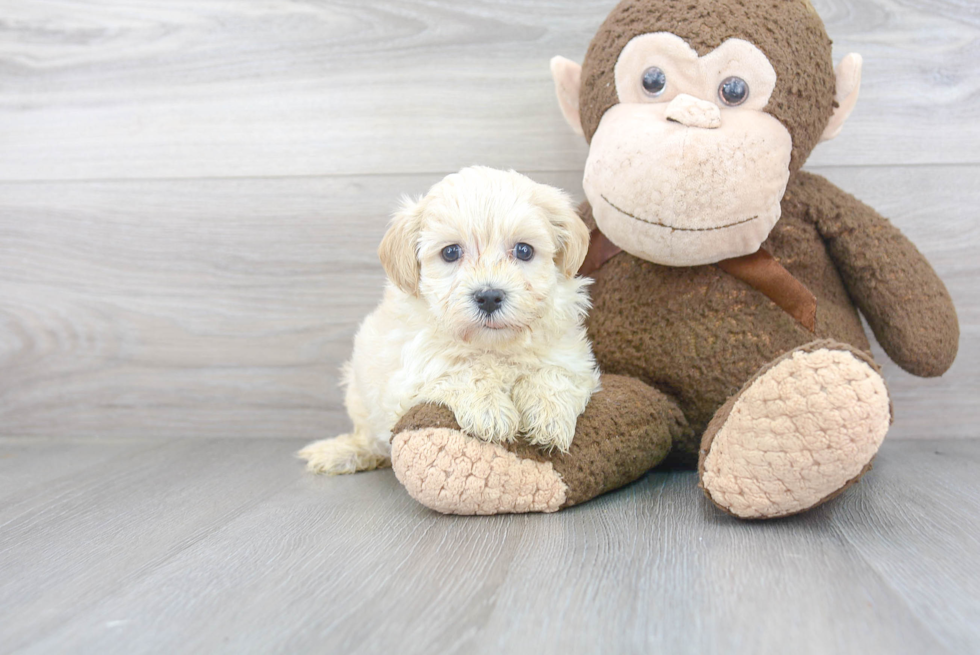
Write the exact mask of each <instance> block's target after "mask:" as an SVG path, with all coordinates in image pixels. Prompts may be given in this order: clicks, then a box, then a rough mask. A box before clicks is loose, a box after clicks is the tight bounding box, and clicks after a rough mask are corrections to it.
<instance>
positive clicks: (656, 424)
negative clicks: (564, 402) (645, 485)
mask: <svg viewBox="0 0 980 655" xmlns="http://www.w3.org/2000/svg"><path fill="white" fill-rule="evenodd" d="M602 387H603V388H602V390H600V391H597V392H596V393H595V394H594V395H593V396H592V399H591V401H590V402H589V406H588V407H587V408H586V410H585V413H584V414H582V415H581V416H580V417H579V418H578V422H577V424H576V428H575V437H574V439H573V440H572V445H571V448H570V449H569V451H568V452H567V453H561V452H557V451H555V452H552V453H547V452H544V451H542V450H540V449H539V448H537V447H534V446H531V445H529V444H526V443H507V444H491V443H487V442H485V441H482V440H479V439H475V438H473V437H470V436H469V435H467V434H466V433H464V432H462V431H461V430H460V428H459V425H458V424H457V423H456V419H455V418H454V417H453V414H452V412H451V411H450V410H449V409H447V408H446V407H443V406H441V405H419V406H417V407H415V408H413V409H412V410H410V411H409V412H408V413H407V414H406V415H405V416H404V417H403V418H402V420H401V421H399V423H398V425H397V426H395V429H394V435H395V436H394V438H393V439H392V444H391V463H392V468H393V469H394V471H395V475H396V476H397V477H398V480H399V481H400V482H401V483H402V485H404V487H405V489H406V490H407V491H408V493H409V494H410V495H411V496H412V497H413V498H415V499H416V500H418V501H419V502H420V503H422V504H423V505H425V506H427V507H430V508H431V509H434V510H436V511H439V512H443V513H445V514H505V513H515V512H554V511H556V510H558V509H561V508H563V507H568V506H570V505H575V504H578V503H582V502H585V501H586V500H589V499H591V498H594V497H595V496H598V495H599V494H602V493H605V492H607V491H611V490H613V489H616V488H619V487H621V486H623V485H625V484H628V483H630V482H632V481H633V480H636V479H637V478H639V477H640V476H642V475H643V474H644V473H646V472H647V471H648V470H650V469H651V468H653V467H654V466H656V465H657V464H659V463H660V462H661V461H662V460H663V459H664V457H666V455H667V452H668V451H669V450H670V446H671V443H672V440H673V439H677V438H679V437H680V436H681V435H682V434H684V436H686V431H689V430H688V428H687V422H686V421H685V419H684V417H683V415H682V414H681V412H680V410H679V409H677V407H676V405H674V404H673V402H672V401H670V400H669V399H668V398H667V397H666V396H664V395H663V394H661V393H660V392H658V391H656V390H654V389H651V388H650V387H648V386H646V385H645V384H643V383H642V382H640V381H638V380H633V379H631V378H624V377H618V376H611V375H607V376H603V378H602Z"/></svg>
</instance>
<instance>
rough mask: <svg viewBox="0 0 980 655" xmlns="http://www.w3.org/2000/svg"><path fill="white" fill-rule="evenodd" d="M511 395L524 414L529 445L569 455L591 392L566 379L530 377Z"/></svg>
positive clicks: (523, 419)
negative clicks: (576, 425) (579, 417)
mask: <svg viewBox="0 0 980 655" xmlns="http://www.w3.org/2000/svg"><path fill="white" fill-rule="evenodd" d="M593 386H594V385H593ZM563 387H564V388H563ZM512 395H513V398H514V404H515V405H516V406H517V408H518V410H519V411H520V413H521V423H520V431H521V433H522V434H524V435H526V436H527V440H528V443H530V444H532V445H534V446H541V447H542V448H545V449H547V450H552V449H555V448H557V449H558V450H560V451H561V452H563V453H567V452H568V449H569V448H570V447H571V445H572V439H573V438H574V437H575V424H576V422H577V421H578V416H579V414H581V413H582V412H583V411H584V410H585V405H586V403H587V402H588V399H589V395H591V394H590V393H589V390H588V389H585V388H582V389H580V388H579V387H578V386H576V385H575V384H574V381H573V380H570V379H568V378H567V377H565V376H556V375H552V376H529V377H526V378H523V379H521V380H520V381H518V383H517V384H516V385H514V390H513V393H512Z"/></svg>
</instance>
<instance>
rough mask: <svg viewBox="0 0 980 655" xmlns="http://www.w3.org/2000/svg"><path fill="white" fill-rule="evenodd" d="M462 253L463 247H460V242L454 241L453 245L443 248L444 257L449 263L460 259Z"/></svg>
mask: <svg viewBox="0 0 980 655" xmlns="http://www.w3.org/2000/svg"><path fill="white" fill-rule="evenodd" d="M462 254H463V249H462V248H460V247H459V244H457V243H454V244H453V245H451V246H446V247H445V248H443V249H442V258H443V259H444V260H445V261H447V262H449V263H452V262H454V261H456V260H457V259H459V258H460V256H461V255H462Z"/></svg>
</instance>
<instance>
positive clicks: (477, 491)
mask: <svg viewBox="0 0 980 655" xmlns="http://www.w3.org/2000/svg"><path fill="white" fill-rule="evenodd" d="M391 459H392V464H393V468H394V469H395V475H396V476H397V478H398V481H399V482H401V483H402V485H403V486H404V487H405V489H406V490H407V491H408V493H409V495H411V496H412V498H414V499H415V500H417V501H419V502H420V503H422V504H423V505H425V506H426V507H429V508H431V509H434V510H436V511H438V512H442V513H443V514H515V513H523V512H554V511H557V510H558V509H559V508H560V507H561V506H562V504H563V503H564V502H565V498H566V495H567V491H568V487H566V486H565V483H564V482H562V480H561V476H560V475H558V473H556V472H555V469H554V467H553V466H552V465H551V463H550V462H535V461H533V460H530V459H521V458H519V457H518V456H517V455H515V454H514V453H511V452H508V451H507V450H506V449H505V448H503V447H502V446H498V445H496V444H491V443H486V442H482V441H478V440H476V439H472V438H470V437H468V436H467V435H466V433H464V432H460V431H459V430H454V429H451V428H423V429H421V430H409V431H406V432H400V433H399V434H397V435H395V438H394V439H393V440H392V443H391Z"/></svg>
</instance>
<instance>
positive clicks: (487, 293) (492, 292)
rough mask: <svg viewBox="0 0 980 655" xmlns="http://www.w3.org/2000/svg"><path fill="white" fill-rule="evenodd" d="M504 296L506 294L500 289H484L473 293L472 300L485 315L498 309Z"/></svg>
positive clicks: (502, 302)
mask: <svg viewBox="0 0 980 655" xmlns="http://www.w3.org/2000/svg"><path fill="white" fill-rule="evenodd" d="M506 297H507V294H506V293H504V292H503V290H501V289H484V290H482V291H477V292H476V293H474V294H473V300H475V301H476V306H477V307H479V308H480V311H481V312H483V313H484V314H487V315H489V314H493V313H494V312H495V311H497V310H498V309H500V306H501V305H503V304H504V298H506Z"/></svg>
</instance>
